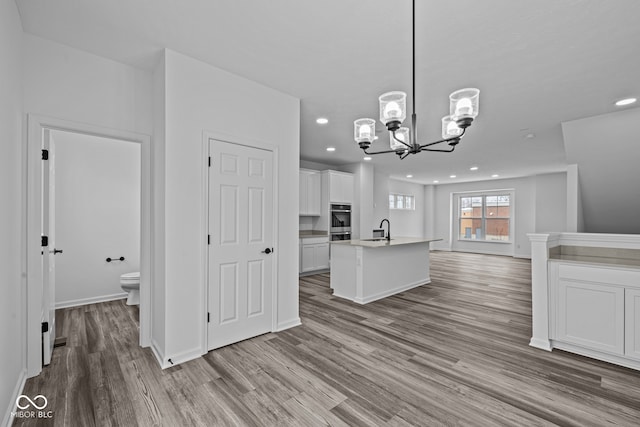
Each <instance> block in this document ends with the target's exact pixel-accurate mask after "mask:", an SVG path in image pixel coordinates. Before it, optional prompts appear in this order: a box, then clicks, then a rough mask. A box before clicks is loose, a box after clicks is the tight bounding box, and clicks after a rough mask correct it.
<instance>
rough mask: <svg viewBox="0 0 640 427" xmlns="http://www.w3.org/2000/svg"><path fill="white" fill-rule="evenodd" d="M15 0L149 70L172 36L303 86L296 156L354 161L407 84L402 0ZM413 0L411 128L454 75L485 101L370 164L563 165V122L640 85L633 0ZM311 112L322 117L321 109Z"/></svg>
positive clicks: (409, 167)
mask: <svg viewBox="0 0 640 427" xmlns="http://www.w3.org/2000/svg"><path fill="white" fill-rule="evenodd" d="M16 3H17V5H18V7H19V10H20V14H21V17H22V22H23V27H24V30H25V31H27V32H29V33H32V34H35V35H38V36H41V37H45V38H48V39H51V40H54V41H57V42H60V43H63V44H66V45H69V46H72V47H76V48H78V49H82V50H84V51H88V52H92V53H95V54H97V55H100V56H104V57H107V58H111V59H114V60H116V61H120V62H123V63H127V64H131V65H134V66H136V67H140V68H144V69H147V70H151V69H152V68H153V65H154V64H155V61H156V60H157V58H158V55H159V52H160V51H161V49H162V48H164V47H167V48H170V49H173V50H176V51H179V52H182V53H184V54H186V55H189V56H192V57H194V58H197V59H199V60H202V61H204V62H207V63H210V64H212V65H214V66H216V67H219V68H222V69H225V70H227V71H230V72H232V73H234V74H237V75H240V76H244V77H246V78H248V79H251V80H254V81H257V82H260V83H262V84H264V85H266V86H269V87H272V88H275V89H278V90H280V91H283V92H286V93H289V94H291V95H293V96H295V97H298V98H300V99H301V105H302V111H301V124H300V125H301V157H302V158H303V159H305V160H310V161H316V162H323V163H329V164H336V165H337V164H342V163H353V162H359V161H361V160H362V157H363V154H362V152H361V150H360V149H359V148H358V147H357V146H356V144H355V142H353V120H354V119H357V118H360V117H372V118H376V119H377V118H378V106H377V97H378V96H379V95H380V94H381V93H383V92H385V91H388V90H403V91H405V92H407V93H411V44H410V43H411V2H410V1H408V0H403V1H394V2H389V1H382V0H360V1H356V0H323V1H317V0H316V1H313V0H270V1H264V0H242V1H238V0H189V1H172V0H97V1H79V0H55V1H51V0H16ZM417 3H418V4H417V5H416V39H417V40H416V55H417V58H416V69H417V71H416V72H417V75H416V98H417V99H416V102H417V107H416V110H417V111H416V112H417V114H418V130H419V133H420V135H421V138H420V139H421V140H422V142H427V141H428V140H434V139H437V138H439V133H440V118H441V117H442V116H444V115H445V114H446V113H447V110H448V94H449V93H450V92H452V91H453V90H455V89H458V88H462V87H469V86H472V87H478V88H480V90H481V95H480V115H479V117H478V118H477V120H476V122H475V123H474V124H473V126H472V127H471V128H470V129H469V130H468V132H467V135H466V136H465V138H464V139H463V141H462V143H461V144H460V145H459V146H458V148H456V151H455V152H454V153H452V154H442V153H421V154H418V155H414V156H410V157H409V158H407V159H406V160H403V161H400V160H398V159H397V158H396V156H395V155H393V154H387V155H380V156H376V157H374V160H373V163H374V164H375V166H376V169H377V170H382V171H385V172H387V173H389V174H390V175H392V176H394V177H399V178H403V179H404V176H405V175H406V174H409V173H410V174H413V175H414V178H413V181H417V182H422V183H431V182H432V180H434V179H437V180H439V181H440V183H447V182H460V181H465V180H466V181H468V180H479V179H489V178H490V176H491V175H492V174H499V175H500V177H501V178H505V177H513V176H523V175H529V174H534V173H541V172H551V171H558V170H564V168H565V165H566V160H565V152H564V146H563V140H562V130H561V125H560V123H561V122H563V121H567V120H573V119H576V118H581V117H588V116H593V115H598V114H603V113H608V112H612V111H615V110H616V109H617V108H618V107H615V106H614V105H613V102H614V101H616V100H618V99H620V98H623V97H627V96H636V97H639V98H640V79H639V77H640V25H638V18H639V17H640V1H638V0H615V1H613V0H536V1H525V0H516V1H514V0H482V1H477V0H457V1H445V0H440V1H436V0H429V1H425V0H418V1H417ZM392 6H393V7H395V8H396V9H395V10H393V9H392ZM409 102H410V101H409ZM320 116H323V117H327V118H328V119H329V124H328V125H324V126H320V125H318V124H316V123H315V119H316V118H317V117H320ZM378 126H379V127H378V129H379V130H381V129H382V125H381V124H380V123H379V122H378ZM529 133H533V134H535V137H534V138H526V137H525V136H526V135H527V134H529ZM380 135H381V137H380V140H379V141H381V142H379V148H381V149H382V148H383V147H386V146H387V144H388V141H387V138H388V137H387V136H386V133H385V134H383V133H381V134H380ZM376 144H378V143H376ZM376 144H374V147H375V145H376ZM330 145H331V146H335V147H336V148H337V150H336V151H335V152H334V153H327V152H326V151H325V148H326V147H327V146H330ZM470 166H478V167H479V170H478V171H475V172H471V171H469V167H470ZM451 174H456V175H457V178H456V179H450V178H449V175H451Z"/></svg>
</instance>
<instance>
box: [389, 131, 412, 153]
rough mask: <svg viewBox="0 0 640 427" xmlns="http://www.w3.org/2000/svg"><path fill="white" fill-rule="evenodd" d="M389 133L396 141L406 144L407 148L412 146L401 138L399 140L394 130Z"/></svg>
mask: <svg viewBox="0 0 640 427" xmlns="http://www.w3.org/2000/svg"><path fill="white" fill-rule="evenodd" d="M391 135H392V136H393V139H395V140H396V141H398V142H399V143H401V144H403V145H406V146H407V148H412V147H411V146H410V145H409V144H407V143H406V142H404V141H401V140H399V139H398V138H396V131H395V130H394V131H391ZM394 151H395V150H394Z"/></svg>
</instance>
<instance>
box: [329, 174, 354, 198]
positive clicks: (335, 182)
mask: <svg viewBox="0 0 640 427" xmlns="http://www.w3.org/2000/svg"><path fill="white" fill-rule="evenodd" d="M328 174H329V201H330V202H331V203H346V204H353V186H354V179H353V174H350V173H346V172H335V171H328Z"/></svg>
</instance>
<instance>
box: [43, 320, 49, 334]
mask: <svg viewBox="0 0 640 427" xmlns="http://www.w3.org/2000/svg"><path fill="white" fill-rule="evenodd" d="M45 332H49V322H42V333H43V334H44V333H45Z"/></svg>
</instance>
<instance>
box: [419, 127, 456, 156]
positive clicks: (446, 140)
mask: <svg viewBox="0 0 640 427" xmlns="http://www.w3.org/2000/svg"><path fill="white" fill-rule="evenodd" d="M466 131H467V130H466V129H462V133H461V134H460V135H459V136H455V137H453V138H446V139H441V140H439V141H434V142H429V143H427V144H423V145H421V146H420V151H435V150H425V149H424V148H425V147H429V146H431V145H436V144H442V143H443V142H451V141H455V140H456V139H458V140H459V139H460V138H462V136H463V135H464V133H465V132H466ZM451 151H453V150H451ZM446 152H447V153H449V152H450V151H446Z"/></svg>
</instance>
